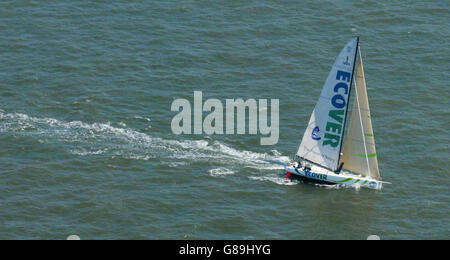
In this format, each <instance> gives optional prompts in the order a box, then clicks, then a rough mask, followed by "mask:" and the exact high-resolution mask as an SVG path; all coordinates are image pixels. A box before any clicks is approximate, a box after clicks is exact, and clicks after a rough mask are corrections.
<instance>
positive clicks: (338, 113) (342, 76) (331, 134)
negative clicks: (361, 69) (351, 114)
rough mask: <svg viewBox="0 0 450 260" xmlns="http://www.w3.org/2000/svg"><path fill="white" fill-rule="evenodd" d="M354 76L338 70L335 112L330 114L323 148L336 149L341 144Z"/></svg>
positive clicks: (332, 111) (334, 98)
mask: <svg viewBox="0 0 450 260" xmlns="http://www.w3.org/2000/svg"><path fill="white" fill-rule="evenodd" d="M351 76H352V74H351V73H350V72H346V71H341V70H338V71H337V73H336V80H337V81H338V83H337V84H336V85H335V86H334V89H333V91H334V96H333V97H332V98H331V105H332V107H333V108H335V109H333V110H330V112H329V113H328V116H329V118H328V122H327V124H326V126H325V131H326V133H325V136H324V141H323V146H331V147H333V148H336V147H338V146H339V144H340V143H341V137H342V129H343V124H344V117H345V108H346V106H347V97H348V94H349V84H348V83H349V82H350V79H351Z"/></svg>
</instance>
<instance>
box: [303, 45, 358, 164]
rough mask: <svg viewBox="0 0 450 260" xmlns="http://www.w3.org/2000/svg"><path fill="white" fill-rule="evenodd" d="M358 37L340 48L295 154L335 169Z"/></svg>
mask: <svg viewBox="0 0 450 260" xmlns="http://www.w3.org/2000/svg"><path fill="white" fill-rule="evenodd" d="M358 42H359V38H355V39H352V40H351V41H350V42H349V43H347V45H346V46H345V47H344V49H342V51H341V53H340V54H339V56H338V57H337V59H336V61H335V62H334V65H333V67H332V69H331V72H330V74H329V75H328V78H327V80H326V82H325V85H324V86H323V89H322V93H321V95H320V98H319V101H318V102H317V104H316V107H315V108H314V111H313V113H312V116H311V119H310V121H309V124H308V127H307V129H306V131H305V134H304V136H303V140H302V143H301V144H300V148H299V149H298V152H297V156H299V157H301V158H303V159H306V160H308V161H310V162H313V163H316V164H318V165H320V166H322V167H325V168H327V169H330V170H332V171H335V170H337V169H338V163H339V158H340V152H341V146H342V139H343V134H344V127H345V122H346V117H347V110H348V101H349V96H350V91H351V84H352V79H353V71H354V65H355V61H356V54H357V46H358Z"/></svg>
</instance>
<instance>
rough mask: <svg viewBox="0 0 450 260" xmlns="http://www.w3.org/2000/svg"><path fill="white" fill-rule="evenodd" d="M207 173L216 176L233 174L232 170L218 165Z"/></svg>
mask: <svg viewBox="0 0 450 260" xmlns="http://www.w3.org/2000/svg"><path fill="white" fill-rule="evenodd" d="M209 174H210V175H211V176H213V177H218V176H226V175H233V174H234V171H232V170H230V169H227V168H224V167H220V168H217V169H211V170H209Z"/></svg>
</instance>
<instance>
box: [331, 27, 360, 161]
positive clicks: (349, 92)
mask: <svg viewBox="0 0 450 260" xmlns="http://www.w3.org/2000/svg"><path fill="white" fill-rule="evenodd" d="M358 52H359V36H356V51H355V58H354V59H353V69H352V78H351V80H350V86H349V88H348V100H347V108H346V109H345V118H344V124H343V125H342V136H344V133H345V125H346V124H347V118H348V107H349V103H350V102H349V101H350V97H351V94H352V86H353V78H354V77H355V66H356V57H358ZM343 141H344V138H341V143H340V145H339V157H338V160H337V167H336V168H337V169H339V163H340V161H341V153H342V142H343Z"/></svg>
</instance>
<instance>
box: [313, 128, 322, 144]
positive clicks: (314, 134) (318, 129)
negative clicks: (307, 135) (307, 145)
mask: <svg viewBox="0 0 450 260" xmlns="http://www.w3.org/2000/svg"><path fill="white" fill-rule="evenodd" d="M319 132H320V128H319V127H318V126H316V128H314V129H313V131H312V134H311V135H312V139H313V140H316V141H320V140H321V139H322V138H321V137H320V136H319Z"/></svg>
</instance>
